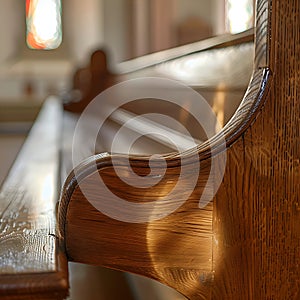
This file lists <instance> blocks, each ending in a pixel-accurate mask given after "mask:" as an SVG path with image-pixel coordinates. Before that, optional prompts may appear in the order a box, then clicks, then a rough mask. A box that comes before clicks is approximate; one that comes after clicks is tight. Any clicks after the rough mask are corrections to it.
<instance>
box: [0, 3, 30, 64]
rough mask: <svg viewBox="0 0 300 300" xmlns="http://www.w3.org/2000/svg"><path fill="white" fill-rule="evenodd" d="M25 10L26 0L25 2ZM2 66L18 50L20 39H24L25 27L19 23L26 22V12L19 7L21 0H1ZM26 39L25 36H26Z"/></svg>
mask: <svg viewBox="0 0 300 300" xmlns="http://www.w3.org/2000/svg"><path fill="white" fill-rule="evenodd" d="M21 4H23V6H24V11H25V1H24V2H23V3H21ZM0 5H1V9H0V68H1V64H3V62H5V61H6V60H7V59H9V58H12V57H13V56H14V55H15V54H16V53H17V52H18V49H19V48H18V47H16V45H17V44H18V41H19V40H20V39H22V30H23V28H22V27H20V26H19V23H24V22H25V14H22V11H21V10H20V9H19V5H20V1H19V0H9V1H8V0H0ZM24 39H25V38H24Z"/></svg>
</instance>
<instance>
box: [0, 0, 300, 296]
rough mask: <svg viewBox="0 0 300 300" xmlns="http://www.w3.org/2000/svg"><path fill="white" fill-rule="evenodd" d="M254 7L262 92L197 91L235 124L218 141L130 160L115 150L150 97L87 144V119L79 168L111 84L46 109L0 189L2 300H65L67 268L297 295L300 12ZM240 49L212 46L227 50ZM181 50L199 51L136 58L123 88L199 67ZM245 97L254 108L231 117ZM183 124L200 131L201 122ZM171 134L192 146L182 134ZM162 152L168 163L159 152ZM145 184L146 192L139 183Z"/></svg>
mask: <svg viewBox="0 0 300 300" xmlns="http://www.w3.org/2000/svg"><path fill="white" fill-rule="evenodd" d="M256 10H257V13H256V23H257V25H256V30H255V43H254V44H255V57H254V64H253V72H252V77H251V80H250V83H249V85H248V87H247V85H246V86H239V85H236V86H235V87H234V88H232V89H226V88H224V86H222V85H221V84H222V80H220V81H217V82H218V83H217V84H215V85H214V86H213V88H212V86H210V87H209V88H205V87H203V86H201V84H196V85H194V88H195V89H197V90H199V91H200V92H201V93H202V92H203V93H207V96H206V97H207V98H208V99H211V101H210V105H211V107H212V108H213V109H214V110H215V111H216V112H219V115H218V119H219V120H221V122H222V125H223V128H222V129H221V131H219V132H218V133H217V134H215V135H213V136H212V137H211V138H209V139H208V140H207V139H205V137H204V136H203V132H201V130H198V129H196V130H194V133H193V137H194V138H196V141H197V143H196V146H195V147H192V148H191V149H189V147H187V148H188V150H185V151H181V152H178V151H174V149H172V145H170V144H168V145H166V144H163V143H162V142H163V140H164V139H156V138H154V137H153V136H149V137H143V139H142V142H141V143H140V144H138V145H137V147H136V148H135V149H133V150H132V152H131V153H130V151H129V153H128V147H127V146H128V145H126V141H127V138H126V136H125V137H124V143H121V144H120V147H118V149H117V151H114V152H113V153H108V152H107V151H108V150H110V149H111V144H112V139H113V138H112V135H114V134H115V133H116V132H117V131H118V130H119V128H120V127H123V124H124V121H125V123H126V121H128V120H130V119H131V118H132V117H135V116H137V115H139V114H143V113H145V111H147V109H148V108H149V107H150V108H151V107H152V108H153V102H152V103H151V101H152V100H153V99H147V100H146V102H144V105H140V106H138V105H136V103H135V104H134V105H131V106H130V105H127V106H126V107H122V108H121V110H117V111H115V112H114V113H113V114H112V115H111V117H110V119H109V120H108V124H106V129H107V130H108V131H106V134H105V132H102V133H101V132H100V134H99V136H98V139H97V143H95V138H94V137H92V138H91V141H90V140H89V139H90V137H89V135H88V132H89V131H91V130H94V128H93V125H94V124H95V123H94V122H93V121H91V120H92V119H91V118H90V119H89V118H88V119H87V121H88V122H86V123H85V126H86V127H85V126H83V127H81V128H80V130H81V132H79V141H82V142H81V144H82V145H83V146H84V147H82V148H83V152H82V154H81V155H79V156H80V159H79V161H81V163H80V164H79V165H77V166H74V162H73V161H72V157H70V151H72V147H71V146H70V145H71V141H70V139H71V137H72V135H73V133H74V130H75V131H76V129H75V125H76V123H77V119H78V117H79V114H78V112H80V111H82V110H83V109H84V108H85V107H88V104H89V103H90V102H91V101H92V100H93V97H92V95H95V93H96V92H97V93H99V92H101V89H102V88H103V86H101V87H99V86H98V87H97V85H96V87H95V90H93V91H92V92H91V93H85V91H81V90H79V92H80V93H82V95H81V96H80V97H82V99H81V100H82V102H81V101H80V97H79V98H77V99H76V101H77V102H74V103H69V104H65V107H66V108H68V110H69V111H68V112H64V115H63V116H62V115H61V114H60V112H61V109H60V108H59V105H58V103H57V101H56V100H53V99H52V100H51V99H50V100H49V101H47V102H46V106H45V107H44V110H43V112H42V115H41V116H40V119H39V120H40V121H37V123H36V125H35V127H34V129H33V131H32V133H31V135H30V136H31V137H30V138H29V140H28V141H27V142H26V144H25V146H24V149H23V150H22V152H21V153H20V156H19V158H18V160H17V161H16V163H15V166H14V167H13V169H12V170H11V172H10V175H9V176H8V178H7V180H6V181H5V183H4V185H3V187H2V191H1V194H0V195H1V196H0V197H1V202H0V205H1V206H0V208H1V209H0V212H1V228H2V232H1V235H0V237H1V239H0V243H1V271H0V272H1V276H0V293H1V294H0V295H1V299H2V298H4V299H27V298H29V299H30V298H32V299H39V298H41V299H54V298H57V299H63V298H64V297H65V296H66V294H67V290H68V280H67V276H68V275H67V267H66V261H71V262H80V263H86V264H91V265H96V266H104V267H108V268H112V269H117V270H121V271H126V272H131V273H135V274H139V275H142V276H145V277H149V278H152V279H155V280H157V281H159V282H161V283H163V284H165V285H168V286H170V287H172V288H174V289H175V290H177V291H178V292H180V293H181V294H183V295H184V296H186V297H187V298H189V299H217V300H218V299H276V300H277V299H278V300H281V299H295V300H297V299H299V297H300V281H299V274H300V269H299V266H300V255H299V253H300V230H299V228H300V227H299V224H300V215H299V194H300V191H299V185H298V182H299V181H300V177H299V176H300V172H299V170H300V169H299V157H300V155H299V144H300V141H299V139H300V135H299V128H300V118H299V113H300V107H299V101H298V98H299V95H300V91H299V74H300V71H299V70H300V60H299V59H297V58H298V53H300V49H299V46H300V43H299V28H300V23H299V21H300V20H299V19H300V18H299V16H300V3H299V1H298V0H287V1H284V2H279V1H277V2H276V1H272V0H258V1H257V8H256ZM243 41H244V42H245V40H243ZM246 41H247V42H249V39H248V38H247V39H246ZM228 42H229V41H228V40H226V41H225V40H224V39H223V40H222V42H221V43H220V45H217V43H214V45H213V47H212V46H211V45H212V41H210V42H208V44H207V45H210V46H209V48H210V50H212V48H214V49H213V51H214V50H217V48H221V49H219V50H220V51H221V52H220V53H222V50H224V49H222V48H227V47H229V46H231V44H230V43H229V44H227V43H228ZM235 46H237V47H238V45H235ZM197 47H198V46H197ZM204 48H205V47H204ZM203 50H204V49H203ZM206 50H208V49H206ZM226 50H228V49H225V52H226ZM182 51H183V52H184V51H187V48H180V49H179V50H178V49H177V50H171V52H169V55H170V56H169V60H168V59H167V58H166V57H164V56H163V55H162V56H161V57H160V56H159V55H158V56H155V55H152V56H150V58H149V61H148V62H145V60H146V59H145V58H143V59H137V60H135V61H132V65H131V69H130V68H129V67H128V69H127V71H124V72H121V71H120V73H121V76H119V75H116V72H114V74H110V75H113V82H114V83H115V82H118V81H119V79H120V78H122V79H124V78H131V79H132V78H137V77H138V76H141V75H142V74H144V75H145V74H149V76H151V74H154V73H155V74H157V72H160V73H161V74H162V73H164V76H168V77H171V78H176V79H178V77H177V75H178V74H177V73H176V72H177V71H178V70H179V71H180V70H181V65H184V63H185V61H186V60H189V59H190V58H191V57H184V54H183V52H182ZM194 52H199V53H198V54H199V55H200V57H201V55H205V53H204V54H203V53H202V52H201V51H199V48H198V49H197V51H196V50H195V51H193V50H191V51H190V50H189V55H194V54H193V53H194ZM172 53H173V54H172ZM176 53H177V54H176ZM211 53H212V52H211ZM216 53H218V52H216ZM155 57H156V58H157V63H159V64H158V65H155V63H154V61H153V60H154V59H156V58H155ZM159 57H160V58H159ZM162 57H163V58H162ZM228 57H229V56H228ZM175 58H177V59H175ZM199 60H201V59H200V58H199ZM226 63H228V61H227V60H225V59H224V65H226ZM126 64H127V66H130V63H125V64H124V65H123V66H122V65H121V66H119V67H120V70H121V68H124V70H125V69H126ZM232 64H233V65H234V64H236V63H234V62H232ZM221 65H222V64H221ZM238 67H240V66H238ZM230 70H231V68H230ZM232 70H233V69H232ZM189 71H191V69H189ZM153 72H154V73H153ZM179 73H180V72H179ZM229 73H231V72H229ZM166 74H168V75H166ZM106 75H107V74H106ZM106 75H105V76H106ZM110 75H109V76H110ZM144 75H143V76H144ZM126 76H127V77H126ZM103 78H104V79H103V80H106V79H105V77H103ZM199 78H201V76H200V75H199ZM202 78H204V77H202ZM207 78H212V80H215V78H214V77H212V76H207ZM217 78H221V77H219V76H217ZM190 79H191V78H189V79H188V80H190ZM221 79H222V78H221ZM114 80H116V81H114ZM183 81H184V80H183ZM234 81H235V80H234ZM106 83H107V86H109V85H110V84H109V82H108V81H106ZM110 83H111V82H110ZM189 83H191V81H190V82H189ZM234 83H236V82H234ZM79 86H80V85H79ZM104 86H105V87H107V86H106V84H104ZM97 89H98V90H97ZM245 90H246V91H245ZM172 92H174V93H175V94H177V93H178V92H179V91H178V90H176V91H172ZM97 93H96V94H97ZM125 93H126V91H124V95H125ZM235 93H236V94H237V95H239V96H237V98H239V99H240V100H242V101H241V103H240V104H239V105H238V108H237V109H235V108H233V109H232V110H231V109H229V110H228V111H226V107H227V106H228V105H227V104H228V103H230V99H233V98H232V96H233V95H234V94H235ZM244 93H245V94H244ZM243 94H244V97H242V95H243ZM227 97H228V98H227ZM241 98H243V99H241ZM216 99H223V102H222V101H221V102H219V101H216ZM226 99H227V100H228V101H227V100H226ZM225 100H226V101H225ZM215 101H216V102H215ZM154 103H155V102H154ZM222 103H223V104H222ZM217 104H219V105H220V106H217ZM151 105H152V106H151ZM154 106H155V108H157V106H158V105H154ZM72 108H74V110H73V113H72V112H70V111H72ZM104 108H105V105H103V110H102V113H103V112H104V111H105V110H104ZM157 109H158V110H157V111H160V112H161V113H162V114H164V113H165V112H166V111H168V110H170V109H168V106H164V105H162V106H161V107H158V108H157ZM159 109H161V110H159ZM172 110H173V109H172ZM99 111H100V113H101V109H100V110H99ZM74 112H75V114H74ZM174 115H178V113H174ZM58 119H60V121H58ZM43 120H44V121H43ZM178 120H179V121H180V118H179V119H178ZM89 121H91V122H89ZM139 122H140V123H139ZM139 122H138V123H133V124H132V126H131V127H130V126H127V127H126V128H125V129H126V132H127V133H128V135H131V134H133V135H134V134H138V135H140V133H141V131H143V129H142V127H143V128H148V127H149V126H150V127H151V126H152V127H153V126H154V127H156V128H157V127H158V128H159V129H160V130H162V132H165V131H167V130H168V129H167V128H166V127H165V125H166V124H160V123H159V122H158V121H157V120H152V119H151V120H148V119H147V120H143V119H139ZM183 124H184V125H186V126H190V129H191V131H193V129H195V125H194V123H193V122H191V123H189V122H183ZM189 124H190V125H189ZM61 126H62V127H61ZM96 127H97V126H96ZM104 127H105V126H104ZM39 128H40V129H39ZM61 128H63V130H62V129H61ZM104 129H105V128H104ZM45 132H47V134H45ZM172 133H174V134H175V135H176V136H177V137H179V138H181V139H182V140H181V141H183V140H185V141H187V140H186V136H184V134H183V132H180V130H179V131H176V130H175V128H172ZM77 134H78V132H77ZM224 141H225V143H224ZM178 143H181V142H180V141H179V142H178ZM94 145H96V148H95V147H94ZM150 145H151V146H150ZM129 146H130V145H129ZM122 147H124V150H122ZM33 149H34V150H33ZM73 150H74V149H73ZM76 150H78V149H76ZM36 153H37V154H36ZM158 153H162V154H163V156H162V157H161V156H156V157H153V156H152V157H151V156H150V155H151V154H158ZM91 154H93V155H91ZM224 157H225V160H224ZM150 158H151V159H150ZM59 162H62V164H60V163H59ZM59 165H61V167H58V166H59ZM165 166H167V168H165ZM197 166H200V167H199V168H198V167H197ZM74 167H75V168H74ZM222 167H224V176H220V175H219V172H220V170H221V169H222ZM72 169H73V170H72ZM70 171H71V172H70ZM58 174H60V175H58ZM67 174H69V175H68V177H67V178H66V179H65V176H66V175H67ZM136 176H139V177H141V178H142V179H144V181H143V185H140V186H138V185H135V183H136ZM60 177H61V178H60ZM195 178H196V179H195ZM59 179H61V181H62V182H63V187H62V192H61V194H60V196H59V195H58V194H57V193H56V192H55V191H58V190H59V186H60V184H59V182H60V180H59ZM100 179H101V180H100ZM218 181H219V183H220V186H218V187H216V186H215V185H216V182H218ZM190 187H192V188H191V191H189V188H190ZM175 188H176V190H175V192H173V193H172V191H173V189H175ZM44 196H45V198H44ZM209 197H211V198H212V199H210V200H211V201H207V202H204V203H203V202H201V200H202V199H208V198H209ZM58 199H59V200H60V202H59V206H58V214H57V219H56V218H55V212H56V211H55V203H56V200H58ZM120 199H121V201H123V202H122V205H120V202H118V201H119V200H120ZM56 226H57V228H58V230H57V231H56V230H55V227H56ZM2 253H3V254H2ZM11 262H12V263H11Z"/></svg>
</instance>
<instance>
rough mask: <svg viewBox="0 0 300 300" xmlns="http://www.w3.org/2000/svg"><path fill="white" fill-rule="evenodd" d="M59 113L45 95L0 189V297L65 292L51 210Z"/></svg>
mask: <svg viewBox="0 0 300 300" xmlns="http://www.w3.org/2000/svg"><path fill="white" fill-rule="evenodd" d="M60 116H61V109H60V104H59V102H58V101H55V100H54V99H52V100H51V99H50V100H49V101H48V102H47V103H46V104H45V107H44V110H43V111H42V113H41V115H40V117H39V119H38V120H37V122H36V123H35V125H34V127H33V129H32V131H31V133H30V135H29V137H28V139H27V140H26V143H25V145H24V146H23V148H22V150H21V152H20V154H19V156H18V158H17V160H16V162H15V163H14V165H13V167H12V169H11V171H10V173H9V175H8V177H7V179H6V181H5V182H4V184H3V186H2V189H1V193H0V216H1V219H0V228H1V230H0V266H1V268H0V297H1V299H19V298H20V299H44V298H45V299H50V298H51V297H52V295H57V296H58V298H61V299H62V298H63V297H65V296H66V295H67V290H68V283H67V266H66V260H65V257H64V255H63V254H62V253H60V250H59V248H58V245H57V242H58V241H57V237H56V216H55V212H56V210H55V205H56V200H57V189H58V182H57V175H58V167H59V148H58V145H59V132H60V130H59V126H60V122H59V119H60ZM48 280H49V281H48Z"/></svg>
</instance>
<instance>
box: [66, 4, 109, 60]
mask: <svg viewBox="0 0 300 300" xmlns="http://www.w3.org/2000/svg"><path fill="white" fill-rule="evenodd" d="M113 1H114V0H113ZM103 10H104V7H103V0H84V1H83V0H64V11H63V14H64V24H65V28H64V29H65V33H66V36H65V38H66V39H67V41H66V42H67V43H68V46H69V51H70V54H71V56H72V59H73V60H74V61H75V63H79V64H80V63H85V62H86V60H87V56H88V55H89V54H90V53H91V52H92V51H93V50H94V49H96V48H98V47H99V46H101V45H103V42H104V30H103V24H104V18H103Z"/></svg>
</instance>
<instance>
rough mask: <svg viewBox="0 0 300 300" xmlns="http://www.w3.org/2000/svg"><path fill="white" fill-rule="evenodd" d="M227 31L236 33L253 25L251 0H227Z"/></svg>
mask: <svg viewBox="0 0 300 300" xmlns="http://www.w3.org/2000/svg"><path fill="white" fill-rule="evenodd" d="M226 10H227V18H226V19H227V24H226V26H227V31H229V32H231V33H238V32H242V31H244V30H247V29H249V28H251V27H253V0H227V9H226Z"/></svg>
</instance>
